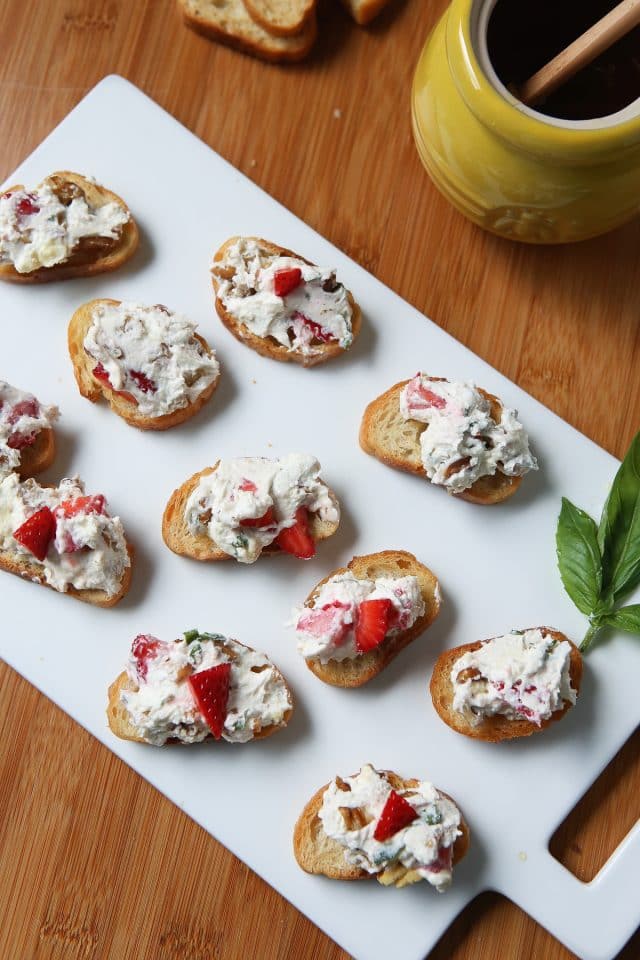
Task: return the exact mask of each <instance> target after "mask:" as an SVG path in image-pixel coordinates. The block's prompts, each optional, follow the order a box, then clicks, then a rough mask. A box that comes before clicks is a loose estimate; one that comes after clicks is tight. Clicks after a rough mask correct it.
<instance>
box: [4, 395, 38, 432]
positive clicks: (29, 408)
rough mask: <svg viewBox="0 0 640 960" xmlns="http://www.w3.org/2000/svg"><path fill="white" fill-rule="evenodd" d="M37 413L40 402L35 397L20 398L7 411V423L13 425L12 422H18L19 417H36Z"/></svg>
mask: <svg viewBox="0 0 640 960" xmlns="http://www.w3.org/2000/svg"><path fill="white" fill-rule="evenodd" d="M39 413H40V404H39V403H38V401H37V400H36V398H35V397H30V398H29V399H27V400H20V402H19V403H16V404H14V406H13V407H12V408H11V410H10V411H9V414H8V416H7V423H9V424H10V425H11V426H13V424H14V423H17V422H18V420H19V419H20V417H37V416H38V414H39Z"/></svg>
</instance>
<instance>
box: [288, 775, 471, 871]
mask: <svg viewBox="0 0 640 960" xmlns="http://www.w3.org/2000/svg"><path fill="white" fill-rule="evenodd" d="M380 772H381V773H384V774H386V777H387V780H388V781H389V783H390V784H391V786H392V787H393V789H394V790H403V789H410V788H411V787H412V786H413V787H415V786H416V784H417V782H418V781H416V780H406V779H403V778H402V777H400V776H398V774H397V773H393V772H392V771H391V770H384V771H380ZM328 786H329V784H328V783H325V785H324V786H323V787H320V789H319V790H317V791H316V793H314V795H313V796H312V798H311V800H309V802H308V803H307V804H306V806H305V808H304V809H303V811H302V813H301V814H300V816H299V817H298V820H297V822H296V825H295V828H294V831H293V852H294V854H295V858H296V860H297V861H298V864H299V866H301V867H302V869H303V870H304V871H305V872H306V873H312V874H320V875H322V876H325V877H329V878H330V879H331V880H373V879H374V878H375V877H377V876H378V875H379V874H376V873H367V871H366V870H362V869H361V868H360V867H357V866H354V865H353V864H350V863H348V862H347V860H346V859H345V856H344V848H343V847H342V846H341V845H340V844H339V843H338V841H337V840H332V839H331V837H328V836H327V835H326V833H325V832H324V829H323V826H322V821H321V820H320V817H319V816H318V813H319V812H320V809H321V807H322V798H323V796H324V792H325V790H326V789H327V787H328ZM440 793H441V794H442V796H443V797H447V798H448V799H449V800H451V797H449V795H448V794H446V793H443V792H442V791H440ZM456 806H457V804H456ZM460 816H461V819H460V830H461V835H460V836H459V837H458V838H457V839H456V841H455V843H454V845H453V863H454V865H455V864H456V863H458V862H459V861H460V860H462V858H463V857H464V856H465V854H466V853H467V850H468V849H469V840H470V832H469V827H468V825H467V823H466V821H465V819H464V817H463V816H462V813H461V815H460ZM382 872H383V870H381V871H380V873H382Z"/></svg>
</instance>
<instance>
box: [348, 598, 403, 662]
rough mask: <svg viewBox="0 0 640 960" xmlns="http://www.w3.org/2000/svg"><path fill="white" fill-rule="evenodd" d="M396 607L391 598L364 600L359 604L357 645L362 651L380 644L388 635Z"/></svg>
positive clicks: (364, 651) (372, 648)
mask: <svg viewBox="0 0 640 960" xmlns="http://www.w3.org/2000/svg"><path fill="white" fill-rule="evenodd" d="M393 613H394V607H393V603H392V602H391V600H386V599H380V600H363V601H362V603H361V604H360V605H359V606H358V620H357V623H356V647H357V648H358V650H359V651H360V653H366V652H367V651H368V650H374V649H375V648H376V647H378V646H380V644H381V643H382V641H383V640H384V638H385V637H386V635H387V631H388V629H389V624H390V622H391V620H392V617H393Z"/></svg>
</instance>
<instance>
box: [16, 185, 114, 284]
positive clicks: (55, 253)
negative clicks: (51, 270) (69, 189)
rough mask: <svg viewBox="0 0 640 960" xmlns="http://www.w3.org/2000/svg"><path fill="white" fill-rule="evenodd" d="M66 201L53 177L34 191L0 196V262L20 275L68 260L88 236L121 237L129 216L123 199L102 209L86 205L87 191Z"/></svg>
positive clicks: (78, 192)
mask: <svg viewBox="0 0 640 960" xmlns="http://www.w3.org/2000/svg"><path fill="white" fill-rule="evenodd" d="M74 191H75V193H76V195H75V196H74V197H73V199H72V200H71V202H70V203H69V204H65V203H62V202H61V200H60V199H59V197H58V195H57V194H56V192H55V190H54V189H53V187H52V183H51V181H50V180H44V181H43V182H42V183H41V184H40V185H39V186H38V187H36V188H35V190H31V191H30V192H27V191H25V190H22V189H20V190H11V191H9V192H8V193H4V194H2V195H1V196H0V263H11V264H13V266H14V267H15V269H16V270H17V271H18V273H31V272H32V271H33V270H38V269H39V268H40V267H53V266H55V265H56V264H58V263H63V262H64V261H65V260H68V259H69V257H70V256H71V255H72V253H73V252H74V250H75V248H76V246H77V245H78V243H79V242H80V241H81V240H83V239H84V238H86V237H108V238H111V239H116V238H117V237H118V236H119V235H120V233H121V232H122V228H123V226H124V225H125V223H127V221H128V220H129V219H130V214H129V211H128V210H127V209H126V207H124V206H123V205H122V204H120V203H116V202H115V201H109V202H108V203H104V204H102V205H101V206H99V207H92V206H90V205H89V204H88V203H87V199H86V197H85V196H84V195H83V193H82V191H81V190H80V189H79V188H77V187H75V188H74Z"/></svg>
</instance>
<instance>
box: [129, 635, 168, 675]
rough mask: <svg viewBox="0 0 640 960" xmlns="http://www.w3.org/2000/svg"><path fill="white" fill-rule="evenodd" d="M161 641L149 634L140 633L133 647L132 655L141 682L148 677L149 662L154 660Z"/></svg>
mask: <svg viewBox="0 0 640 960" xmlns="http://www.w3.org/2000/svg"><path fill="white" fill-rule="evenodd" d="M160 646H161V644H160V641H159V640H156V638H155V637H151V636H149V634H145V633H139V634H138V636H137V637H136V638H135V640H134V641H133V644H132V645H131V653H132V654H133V657H134V659H135V660H136V673H137V675H138V677H139V679H140V680H144V679H145V677H146V676H147V670H148V667H149V660H152V659H153V658H154V657H155V656H156V655H157V653H158V650H159V649H160Z"/></svg>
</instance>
